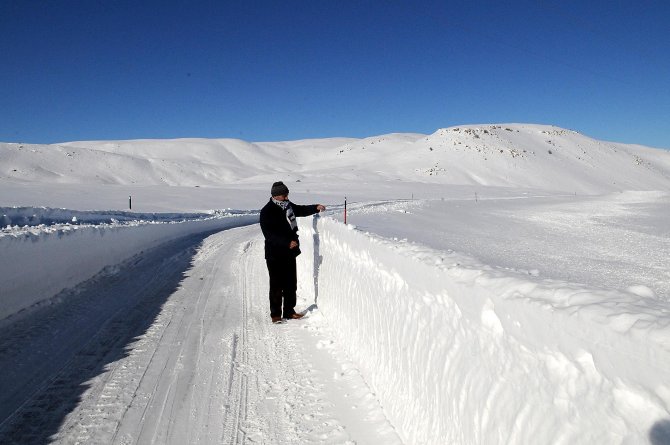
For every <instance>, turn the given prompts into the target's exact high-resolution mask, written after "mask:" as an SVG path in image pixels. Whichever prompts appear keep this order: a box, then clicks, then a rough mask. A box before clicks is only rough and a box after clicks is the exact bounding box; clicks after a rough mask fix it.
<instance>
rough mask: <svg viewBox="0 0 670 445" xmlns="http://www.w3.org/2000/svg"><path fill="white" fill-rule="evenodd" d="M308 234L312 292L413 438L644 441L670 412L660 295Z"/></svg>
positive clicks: (305, 261) (334, 226)
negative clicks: (648, 295)
mask: <svg viewBox="0 0 670 445" xmlns="http://www.w3.org/2000/svg"><path fill="white" fill-rule="evenodd" d="M301 233H302V237H301V239H302V250H303V252H304V254H303V255H304V257H301V261H299V265H300V266H299V267H301V268H302V270H300V271H299V277H301V280H302V281H301V283H300V286H299V287H300V288H299V291H300V292H301V293H302V294H303V295H305V296H308V300H309V299H311V298H312V297H314V298H315V300H316V301H317V304H318V307H319V309H320V310H321V311H322V313H323V314H324V316H326V318H327V319H328V321H329V324H330V325H331V326H332V327H333V329H334V330H335V334H336V335H337V337H338V340H339V341H340V342H341V343H342V345H343V348H344V349H346V351H347V353H348V354H349V355H350V357H351V358H352V360H353V361H354V362H355V363H357V364H358V365H359V366H360V369H361V372H362V374H363V375H364V376H365V378H366V379H367V381H368V383H369V384H370V385H371V387H372V388H373V390H374V391H375V392H376V394H377V396H378V397H379V399H380V402H381V403H382V405H383V406H384V407H385V411H386V414H387V416H388V417H389V420H390V421H391V422H392V423H393V424H394V425H395V427H396V428H397V429H398V430H399V433H400V435H401V437H402V438H403V440H404V441H405V442H406V443H430V444H442V443H557V444H558V443H564V444H591V443H631V444H632V443H644V442H645V441H646V438H647V437H648V434H649V431H650V430H651V429H652V428H653V425H654V423H655V422H656V421H659V420H660V421H662V419H666V418H667V417H668V411H669V407H670V386H668V382H667V378H666V372H667V369H669V367H670V347H669V346H668V345H670V328H669V327H668V323H667V309H664V308H663V305H662V303H661V302H654V301H652V300H649V299H645V297H644V296H639V295H635V294H626V293H622V292H616V291H606V290H599V289H588V288H585V287H580V286H576V285H571V284H568V283H564V282H558V281H551V280H539V279H533V278H534V277H533V276H532V274H530V275H526V276H524V275H518V276H517V275H514V274H511V273H510V274H503V273H501V272H500V271H497V270H493V269H491V268H488V267H486V266H484V265H476V262H474V261H473V260H472V259H468V258H460V257H458V255H456V254H446V253H444V252H439V251H434V250H431V249H428V248H424V247H421V246H416V245H411V244H407V243H405V244H402V243H401V244H399V243H397V242H389V241H386V240H384V239H382V238H379V237H376V236H373V235H369V234H364V233H361V232H359V231H357V230H355V229H354V228H353V227H351V226H345V225H343V224H341V223H338V222H336V221H334V220H331V219H328V218H315V219H314V220H312V221H309V220H308V221H301ZM312 276H314V277H315V279H314V280H312V278H311V277H312Z"/></svg>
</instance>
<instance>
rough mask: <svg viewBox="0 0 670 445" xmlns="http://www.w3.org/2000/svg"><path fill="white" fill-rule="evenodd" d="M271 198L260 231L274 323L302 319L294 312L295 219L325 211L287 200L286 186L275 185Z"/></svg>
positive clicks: (297, 252)
mask: <svg viewBox="0 0 670 445" xmlns="http://www.w3.org/2000/svg"><path fill="white" fill-rule="evenodd" d="M270 194H271V195H272V198H270V201H269V202H268V203H267V204H266V205H265V207H263V209H262V210H261V230H262V231H263V236H265V261H266V263H267V266H268V272H269V274H270V316H271V317H272V322H273V323H279V322H281V321H282V298H283V300H284V308H283V316H284V318H287V319H288V318H294V319H297V318H302V316H303V315H302V314H297V313H296V312H295V304H296V295H295V291H296V289H297V288H298V285H297V274H296V267H295V259H296V257H297V256H298V255H300V243H299V242H298V233H297V232H298V223H297V222H296V220H295V218H296V216H309V215H313V214H315V213H317V212H323V211H324V210H326V207H324V206H323V205H321V204H314V205H307V206H301V205H297V204H294V203H292V202H291V201H289V200H288V187H286V185H284V183H283V182H275V183H274V184H272V189H271V190H270Z"/></svg>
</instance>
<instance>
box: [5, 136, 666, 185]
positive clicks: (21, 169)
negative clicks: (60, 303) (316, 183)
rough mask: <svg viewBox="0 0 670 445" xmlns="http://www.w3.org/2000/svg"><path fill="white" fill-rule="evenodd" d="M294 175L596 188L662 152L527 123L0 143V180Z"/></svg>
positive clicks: (646, 165) (660, 170)
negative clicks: (268, 138)
mask: <svg viewBox="0 0 670 445" xmlns="http://www.w3.org/2000/svg"><path fill="white" fill-rule="evenodd" d="M282 173H291V174H292V177H294V178H298V179H300V178H313V179H320V178H322V179H324V180H325V179H328V180H337V179H338V178H340V179H342V180H348V181H355V180H368V181H373V180H401V181H411V182H419V183H421V182H426V183H433V184H435V183H437V184H463V185H490V186H503V187H505V186H509V187H527V188H541V189H547V190H559V191H564V192H570V193H572V192H580V193H599V192H605V191H611V190H621V189H635V190H647V189H654V190H658V189H661V190H667V189H668V188H670V152H668V151H665V150H660V149H653V148H648V147H643V146H639V145H626V144H619V143H611V142H603V141H598V140H595V139H592V138H589V137H587V136H584V135H582V134H579V133H576V132H574V131H570V130H566V129H562V128H558V127H553V126H546V125H530V124H503V125H479V126H474V125H469V126H460V127H452V128H444V129H440V130H438V131H436V132H435V133H433V134H431V135H422V134H406V133H399V134H388V135H382V136H375V137H369V138H365V139H351V138H330V139H311V140H301V141H286V142H262V143H251V142H246V141H242V140H238V139H175V140H131V141H97V142H95V141H92V142H71V143H66V144H56V145H34V144H9V143H0V181H12V182H39V183H42V182H43V183H77V184H124V185H129V184H137V185H159V184H165V185H181V186H216V185H221V184H222V183H226V184H230V183H251V182H267V181H268V180H269V179H270V178H274V177H276V176H277V174H282Z"/></svg>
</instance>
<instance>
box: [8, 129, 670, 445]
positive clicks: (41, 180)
mask: <svg viewBox="0 0 670 445" xmlns="http://www.w3.org/2000/svg"><path fill="white" fill-rule="evenodd" d="M276 180H284V181H285V182H286V183H287V185H288V186H289V188H290V189H291V199H292V200H293V201H295V202H297V203H300V204H309V203H315V202H320V203H323V204H326V205H327V206H328V211H327V212H326V213H325V214H321V215H319V216H315V217H309V218H303V219H300V234H301V249H302V251H303V254H302V255H301V256H300V257H299V258H298V268H299V271H298V275H299V283H298V284H299V289H298V291H299V304H298V308H297V309H299V310H301V311H303V312H304V313H305V314H306V318H305V319H304V320H300V321H291V322H289V323H286V324H282V325H273V324H271V323H270V322H269V314H268V307H267V306H268V303H267V272H266V270H265V265H264V260H263V239H262V235H261V233H260V229H259V227H258V225H257V221H258V210H257V209H259V208H260V207H262V206H263V205H264V204H265V202H267V200H268V191H269V188H270V185H271V183H272V182H274V181H276ZM0 187H1V188H0V223H1V227H0V249H1V252H2V254H1V256H0V266H1V267H0V368H1V369H2V379H0V385H1V387H0V442H1V443H27V444H30V443H62V444H70V443H100V444H102V443H105V444H107V443H119V444H131V443H142V444H143V443H174V444H182V443H212V444H214V443H217V444H218V443H240V444H241V443H267V444H285V443H293V444H304V443H334V444H366V443H370V444H372V443H385V444H403V443H404V444H421V443H423V444H444V443H460V444H482V443H486V444H493V443H510V444H527V443H557V444H558V443H564V444H594V443H595V444H644V443H649V444H652V445H659V444H669V443H670V378H669V377H668V372H667V370H668V369H670V303H669V299H670V286H669V285H668V283H670V265H669V263H668V260H667V259H668V258H670V242H669V241H668V240H669V239H670V225H669V224H668V221H670V153H668V152H666V151H663V150H657V149H651V148H647V147H641V146H631V145H624V144H617V143H611V142H604V141H596V140H593V139H591V138H588V137H586V136H584V135H580V134H578V133H575V132H573V131H570V130H565V129H561V128H557V127H551V126H543V125H519V124H502V125H479V126H460V127H453V128H445V129H441V130H438V131H436V132H435V133H434V134H432V135H420V134H390V135H383V136H377V137H371V138H366V139H347V138H334V139H323V140H305V141H289V142H264V143H250V142H245V141H239V140H232V139H225V140H205V139H189V140H172V141H151V140H143V141H99V142H72V143H63V144H55V145H28V144H0ZM131 196H132V202H133V209H132V210H131V209H128V208H127V207H128V204H129V197H131ZM345 196H346V197H347V198H348V199H347V201H348V202H347V224H344V205H343V204H344V203H343V201H344V197H345Z"/></svg>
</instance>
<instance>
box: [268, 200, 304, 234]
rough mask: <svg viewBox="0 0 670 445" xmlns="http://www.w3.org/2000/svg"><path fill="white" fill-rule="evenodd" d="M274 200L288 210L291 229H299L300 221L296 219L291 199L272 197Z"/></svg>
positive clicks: (287, 214)
mask: <svg viewBox="0 0 670 445" xmlns="http://www.w3.org/2000/svg"><path fill="white" fill-rule="evenodd" d="M272 202H274V203H275V204H277V205H278V206H279V207H281V208H282V210H284V212H286V221H288V223H289V225H290V226H291V230H297V229H298V222H297V221H296V220H295V213H293V208H291V202H290V201H277V200H276V199H274V198H272Z"/></svg>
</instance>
